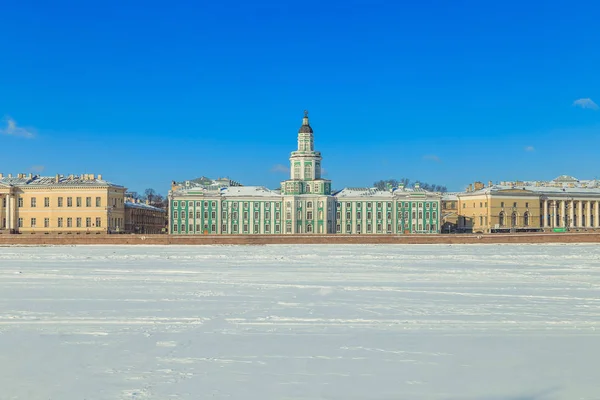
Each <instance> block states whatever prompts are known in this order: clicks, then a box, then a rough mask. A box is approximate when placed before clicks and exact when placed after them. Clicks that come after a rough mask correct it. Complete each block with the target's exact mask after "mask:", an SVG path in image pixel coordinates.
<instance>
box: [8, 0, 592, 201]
mask: <svg viewBox="0 0 600 400" xmlns="http://www.w3.org/2000/svg"><path fill="white" fill-rule="evenodd" d="M527 3H528V4H527ZM599 13H600V3H598V2H593V1H579V2H575V3H574V2H567V1H552V0H549V1H545V2H538V1H534V2H523V1H503V2H489V1H452V2H449V1H427V0H424V1H411V2H409V1H382V0H369V1H366V0H346V1H337V0H336V1H314V0H306V1H302V2H296V1H284V0H278V1H277V0H258V1H254V2H246V1H243V2H242V1H233V0H223V1H218V2H207V1H196V2H192V1H190V2H179V1H171V2H160V3H159V2H148V1H144V2H142V1H119V2H117V1H103V2H79V1H72V2H67V1H61V0H57V1H54V2H41V1H38V2H32V1H26V0H19V1H8V2H5V3H4V4H3V6H2V14H3V15H4V17H3V21H2V24H0V43H1V44H2V46H1V48H2V54H3V57H2V59H1V61H0V116H4V117H3V120H2V122H1V123H0V154H1V157H0V172H4V173H5V174H6V173H9V172H10V173H18V172H34V173H35V172H39V171H41V173H42V174H48V175H53V174H55V173H62V174H71V173H75V174H79V173H96V174H97V173H102V174H103V175H104V176H105V177H106V178H107V179H109V180H111V181H113V182H116V183H119V184H122V185H125V186H127V187H129V188H130V189H131V190H137V191H143V190H144V189H145V188H148V187H153V188H154V189H155V190H157V191H158V192H159V193H163V194H166V192H167V191H168V188H169V184H170V182H171V180H185V179H191V178H195V177H198V176H202V175H204V176H210V177H221V176H229V177H230V178H232V179H235V180H238V181H241V182H243V183H244V184H247V185H265V186H268V187H272V188H274V187H277V186H278V183H279V181H281V180H283V179H285V178H286V176H287V175H286V173H285V171H284V168H282V167H281V166H282V165H283V166H287V165H288V157H289V152H290V151H292V150H293V149H294V148H295V146H296V133H297V130H298V127H299V126H300V124H301V119H302V111H303V110H304V109H308V110H309V111H310V118H311V125H312V126H313V129H314V130H315V145H316V148H317V150H320V151H321V152H322V153H323V157H324V159H323V166H324V168H325V170H326V171H327V177H328V178H329V179H332V180H333V182H334V188H342V187H344V186H368V185H371V184H372V183H373V182H374V181H376V180H378V179H387V178H402V177H408V178H411V179H412V180H417V179H420V180H422V181H426V182H429V183H438V184H445V185H446V186H448V188H449V189H450V190H462V189H463V188H464V187H465V186H466V185H467V184H468V183H469V182H472V181H474V180H482V181H485V182H487V181H488V180H492V181H498V180H510V179H552V178H554V177H555V176H558V175H560V174H569V175H574V176H576V177H579V178H581V179H589V178H594V177H600V171H599V169H598V149H599V148H600V110H598V106H597V105H596V103H598V104H600V79H598V75H599V74H600V51H599V50H598V43H600V30H598V28H597V27H598V21H597V16H598V15H599Z"/></svg>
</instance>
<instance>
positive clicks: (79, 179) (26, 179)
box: [0, 174, 124, 188]
mask: <svg viewBox="0 0 600 400" xmlns="http://www.w3.org/2000/svg"><path fill="white" fill-rule="evenodd" d="M0 184H4V185H7V186H89V187H107V186H110V187H117V188H123V187H124V186H121V185H116V184H114V183H111V182H108V181H106V180H103V179H98V178H97V177H96V176H94V177H93V178H92V175H81V176H78V175H69V176H63V175H59V176H58V179H57V177H56V176H38V175H32V176H27V175H25V174H22V175H18V176H16V177H14V176H13V177H6V176H5V177H2V178H0Z"/></svg>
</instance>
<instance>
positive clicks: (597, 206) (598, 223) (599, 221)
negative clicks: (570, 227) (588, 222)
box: [594, 201, 600, 228]
mask: <svg viewBox="0 0 600 400" xmlns="http://www.w3.org/2000/svg"><path fill="white" fill-rule="evenodd" d="M599 213H600V202H598V201H594V227H595V228H598V227H600V215H598V214H599Z"/></svg>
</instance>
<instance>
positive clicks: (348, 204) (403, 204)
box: [336, 202, 437, 209]
mask: <svg viewBox="0 0 600 400" xmlns="http://www.w3.org/2000/svg"><path fill="white" fill-rule="evenodd" d="M342 204H343V203H337V204H336V207H337V208H341V207H342ZM376 204H377V208H382V207H383V203H381V202H377V203H376ZM355 205H356V208H361V207H362V202H358V203H355ZM410 205H411V204H410V203H409V202H398V208H400V207H404V208H408V207H409V206H410ZM386 206H387V208H388V209H390V208H392V203H391V202H387V203H386ZM412 207H413V208H417V207H419V208H437V203H435V202H434V203H430V202H425V203H423V202H418V203H417V202H413V203H412ZM346 208H352V203H351V202H346ZM367 208H373V203H371V202H368V203H367Z"/></svg>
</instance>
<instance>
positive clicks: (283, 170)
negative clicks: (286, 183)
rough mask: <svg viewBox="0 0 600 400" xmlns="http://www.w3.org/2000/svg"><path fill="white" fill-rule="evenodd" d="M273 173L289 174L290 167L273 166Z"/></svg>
mask: <svg viewBox="0 0 600 400" xmlns="http://www.w3.org/2000/svg"><path fill="white" fill-rule="evenodd" d="M271 172H273V173H276V174H289V173H290V167H287V166H285V165H283V164H275V165H273V168H271Z"/></svg>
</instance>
